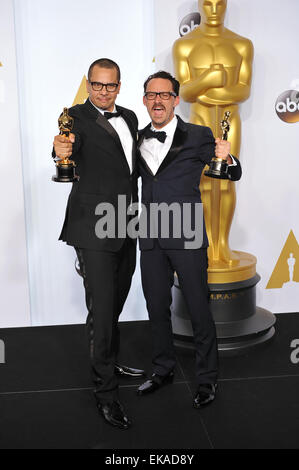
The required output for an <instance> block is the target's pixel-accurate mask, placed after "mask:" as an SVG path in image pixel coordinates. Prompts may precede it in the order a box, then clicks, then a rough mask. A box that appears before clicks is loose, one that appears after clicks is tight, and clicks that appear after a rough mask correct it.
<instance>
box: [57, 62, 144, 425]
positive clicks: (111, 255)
mask: <svg viewBox="0 0 299 470" xmlns="http://www.w3.org/2000/svg"><path fill="white" fill-rule="evenodd" d="M120 80H121V76H120V69H119V67H118V65H117V64H116V63H115V62H113V61H111V60H110V59H100V60H98V61H96V62H94V63H93V64H92V65H91V66H90V69H89V73H88V80H87V90H88V93H89V99H88V100H87V101H86V103H85V104H83V105H78V106H75V107H73V108H71V109H70V110H69V114H70V115H71V116H72V117H73V118H74V129H73V134H71V135H70V138H69V139H68V138H65V137H63V136H56V137H55V141H54V149H55V155H54V157H56V158H58V159H64V158H67V157H70V156H71V155H72V159H73V160H74V161H75V163H76V165H77V168H76V172H77V174H78V175H79V177H80V180H79V182H76V183H74V185H73V188H72V191H71V194H70V197H69V201H68V205H67V211H66V218H65V222H64V226H63V230H62V233H61V236H60V240H63V241H65V242H66V243H67V244H68V245H71V246H73V247H75V249H76V252H77V256H78V259H79V262H80V268H81V273H82V276H83V278H84V286H85V290H86V303H87V308H88V312H89V315H88V318H87V332H88V337H89V344H90V357H91V364H92V373H93V379H94V382H95V385H96V389H95V396H96V399H97V404H98V408H99V410H100V412H101V414H102V416H103V417H104V419H105V420H106V421H107V422H109V423H110V424H112V425H114V426H117V427H119V428H122V429H127V428H128V427H129V426H130V420H129V418H128V417H127V416H126V414H125V411H124V409H123V406H122V405H121V403H120V402H119V399H118V382H117V378H116V375H124V376H129V377H142V376H143V375H144V372H143V371H142V370H137V369H131V368H129V367H125V366H120V365H118V364H117V356H118V352H119V330H118V320H119V316H120V314H121V312H122V309H123V306H124V303H125V301H126V299H127V296H128V293H129V290H130V286H131V281H132V276H133V274H134V271H135V265H136V241H134V240H132V239H130V238H117V237H116V238H110V239H108V238H104V239H99V238H98V237H97V236H96V233H95V227H96V224H97V222H98V220H99V216H97V215H96V214H95V209H96V207H97V206H98V204H99V203H102V202H104V203H110V204H111V205H112V206H113V207H114V208H115V212H116V220H118V207H117V202H118V195H119V194H120V195H125V197H126V210H127V212H128V208H129V207H130V205H131V204H132V203H133V202H136V201H137V200H138V190H137V171H136V145H137V132H138V120H137V117H136V115H135V114H134V113H133V112H132V111H130V110H128V109H125V108H122V107H120V106H116V105H115V102H116V98H117V96H118V94H119V92H120V88H121V81H120ZM128 220H129V216H128ZM116 233H118V231H117V230H116Z"/></svg>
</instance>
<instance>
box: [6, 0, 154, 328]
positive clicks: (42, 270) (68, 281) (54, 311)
mask: <svg viewBox="0 0 299 470" xmlns="http://www.w3.org/2000/svg"><path fill="white" fill-rule="evenodd" d="M14 4H15V14H16V30H17V52H18V78H19V88H20V107H21V123H22V141H23V162H24V180H25V195H26V215H27V234H28V254H29V267H30V294H31V311H32V324H33V325H45V324H46V325H52V324H59V323H61V324H69V323H80V322H83V321H85V318H86V307H85V302H84V301H85V296H84V290H83V285H82V280H81V279H80V278H79V276H78V275H77V273H76V272H75V267H74V266H75V259H76V256H75V252H74V250H73V249H72V248H70V247H67V246H66V245H65V244H62V243H61V242H58V237H59V234H60V230H61V227H62V224H63V220H64V214H65V207H66V201H67V197H68V193H69V192H70V185H59V184H55V183H52V181H51V176H52V175H53V174H54V173H55V167H54V165H53V162H52V161H51V149H52V142H53V137H54V135H56V134H57V133H58V127H57V120H58V116H59V114H60V113H61V111H62V108H63V107H64V106H68V107H70V106H72V103H73V101H74V99H75V96H76V94H77V91H78V88H79V86H80V84H81V81H82V78H83V77H84V75H86V74H87V71H88V67H89V65H90V64H91V63H92V62H93V61H94V60H96V59H98V58H100V57H109V58H112V59H114V60H115V61H116V62H118V63H119V65H120V67H121V69H122V78H123V86H122V91H121V95H120V98H119V104H121V105H123V106H127V107H129V108H132V109H134V110H136V112H137V113H138V115H139V117H140V121H141V125H143V124H145V123H146V122H147V118H146V113H145V110H144V109H143V105H142V83H143V80H144V77H145V75H147V74H150V73H151V72H152V70H153V64H152V61H153V45H152V37H153V30H154V27H153V20H152V17H153V7H152V2H151V0H130V1H129V2H124V1H123V0H114V1H113V2H106V1H105V2H103V1H102V0H100V1H99V0H85V1H84V2H83V1H78V0H77V1H74V0H51V2H46V1H44V0H15V2H14ZM145 315H146V309H145V303H144V300H143V297H142V294H141V287H140V274H139V269H137V272H136V275H135V279H134V284H133V287H132V291H131V294H130V298H129V299H128V302H127V304H126V309H125V311H124V313H123V316H122V320H127V319H136V320H138V319H140V318H145Z"/></svg>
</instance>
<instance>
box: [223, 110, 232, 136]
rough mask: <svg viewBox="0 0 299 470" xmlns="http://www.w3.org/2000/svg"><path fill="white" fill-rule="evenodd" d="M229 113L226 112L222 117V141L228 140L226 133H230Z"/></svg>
mask: <svg viewBox="0 0 299 470" xmlns="http://www.w3.org/2000/svg"><path fill="white" fill-rule="evenodd" d="M230 115H231V112H230V111H227V112H226V113H225V115H224V119H223V121H221V129H222V140H228V133H229V131H230V122H229V118H230Z"/></svg>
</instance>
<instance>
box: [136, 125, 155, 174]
mask: <svg viewBox="0 0 299 470" xmlns="http://www.w3.org/2000/svg"><path fill="white" fill-rule="evenodd" d="M150 127H151V124H149V125H148V126H146V128H145V129H143V130H142V131H140V132H139V139H138V144H137V151H138V158H139V161H140V163H141V165H142V166H143V167H144V168H145V170H146V171H147V172H148V173H150V174H151V175H152V176H154V173H153V172H152V170H151V169H150V167H149V166H148V164H147V163H146V161H145V160H144V158H143V156H142V154H141V151H140V147H141V145H142V144H143V141H144V138H145V132H146V130H147V129H148V128H150Z"/></svg>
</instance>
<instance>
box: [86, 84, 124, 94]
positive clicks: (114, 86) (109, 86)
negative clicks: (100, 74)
mask: <svg viewBox="0 0 299 470" xmlns="http://www.w3.org/2000/svg"><path fill="white" fill-rule="evenodd" d="M90 84H91V86H92V89H93V91H102V90H103V88H106V90H107V91H108V93H114V92H115V91H116V90H117V87H118V86H119V83H101V82H90Z"/></svg>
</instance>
